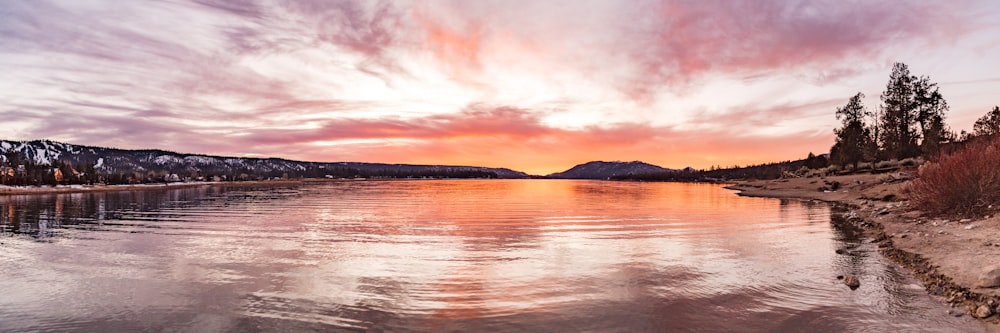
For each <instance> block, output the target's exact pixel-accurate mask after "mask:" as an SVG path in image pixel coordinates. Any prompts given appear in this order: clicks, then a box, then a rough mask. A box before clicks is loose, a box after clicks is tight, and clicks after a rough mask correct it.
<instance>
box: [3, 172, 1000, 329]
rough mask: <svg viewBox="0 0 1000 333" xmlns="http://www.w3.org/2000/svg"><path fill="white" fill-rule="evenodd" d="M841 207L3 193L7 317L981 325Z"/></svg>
mask: <svg viewBox="0 0 1000 333" xmlns="http://www.w3.org/2000/svg"><path fill="white" fill-rule="evenodd" d="M831 216H833V218H831ZM836 216H839V214H838V213H836V212H831V209H830V207H829V206H827V205H824V204H815V203H809V202H800V201H783V200H776V199H759V198H743V197H738V196H736V195H735V194H734V193H733V192H732V191H729V190H725V189H721V188H720V187H719V186H717V185H699V184H672V183H620V182H592V181H551V180H513V181H497V180H493V181H475V180H456V181H343V182H329V183H320V184H310V185H302V186H273V187H200V188H189V189H176V190H169V191H136V192H114V193H86V194H61V195H33V196H5V197H4V196H0V226H2V235H3V237H2V238H0V242H2V244H0V272H2V276H0V277H2V280H0V281H2V283H0V290H2V291H0V331H3V332H10V331H56V332H61V331H82V332H99V331H165V332H254V331H287V332H306V331H324V332H328V331H341V330H342V331H433V332H440V331H489V332H525V331H541V332H587V331H591V332H643V331H647V332H668V331H669V332H673V331H741V332H742V331H808V332H823V331H827V332H844V331H856V332H886V331H908V332H913V331H926V332H949V331H951V332H969V331H981V330H983V326H981V325H980V324H978V323H976V322H974V321H972V320H971V319H968V318H967V317H963V318H954V317H951V316H949V315H947V314H946V310H947V307H946V306H945V305H943V304H941V303H940V302H939V301H937V300H934V299H932V298H930V297H929V296H927V295H926V293H925V292H924V291H923V290H922V289H921V288H920V287H919V286H917V285H915V282H914V281H913V280H912V279H911V278H910V277H908V275H907V274H906V273H905V271H904V270H902V269H900V268H897V267H896V266H894V265H892V264H889V263H888V262H887V261H886V260H885V259H883V258H882V257H880V256H879V255H878V254H877V252H876V249H875V247H874V245H872V244H868V243H865V242H864V241H863V240H861V239H859V238H858V235H857V233H856V231H855V230H851V229H847V228H845V227H843V226H841V223H840V222H841V221H839V220H838V219H837V218H836ZM839 248H851V249H853V250H852V252H851V254H849V255H839V254H836V253H835V250H836V249H839ZM844 274H857V275H859V276H860V277H861V282H862V285H861V288H859V289H858V290H853V291H852V290H850V289H848V288H847V287H846V286H844V285H843V284H841V283H840V282H839V281H838V280H837V279H836V277H837V276H838V275H844Z"/></svg>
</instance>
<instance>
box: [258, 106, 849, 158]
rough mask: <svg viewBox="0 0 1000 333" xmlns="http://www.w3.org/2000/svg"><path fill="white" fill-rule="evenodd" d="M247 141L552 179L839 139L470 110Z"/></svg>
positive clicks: (339, 124)
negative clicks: (582, 122)
mask: <svg viewBox="0 0 1000 333" xmlns="http://www.w3.org/2000/svg"><path fill="white" fill-rule="evenodd" d="M790 109H793V110H794V109H797V108H796V107H790ZM776 112H777V111H776ZM357 139H369V140H367V141H362V142H356V140H357ZM246 140H248V141H247V142H244V143H245V144H247V145H251V146H254V147H258V148H260V149H261V151H262V152H266V151H268V150H270V149H279V148H280V149H281V152H282V153H281V156H283V157H289V158H296V159H304V160H317V161H370V162H384V163H418V164H460V165H482V166H491V167H509V168H513V169H516V170H522V171H526V172H529V173H535V174H548V173H552V172H557V171H562V170H565V169H568V168H569V167H571V166H573V165H575V164H578V163H583V162H587V161H591V160H643V161H646V162H650V163H655V164H660V165H663V166H665V167H672V168H683V167H686V166H693V167H696V168H708V167H710V166H713V165H725V166H728V165H732V164H741V165H743V164H751V163H764V162H771V161H778V160H788V159H798V158H803V157H805V155H806V154H808V153H809V152H815V153H822V152H825V151H826V150H827V149H829V145H830V144H831V142H832V132H830V131H820V132H816V131H803V132H798V133H792V134H788V135H782V136H766V137H765V136H750V135H745V134H742V135H741V134H740V133H738V132H735V131H733V132H728V131H726V130H712V131H686V130H683V129H677V128H671V127H656V126H651V125H648V124H638V123H621V124H613V125H606V126H591V127H587V128H583V129H578V130H571V129H562V128H555V127H550V126H546V125H544V124H542V122H541V118H540V117H539V116H537V115H535V114H533V113H531V112H530V111H528V110H524V109H518V108H513V107H507V106H502V107H484V106H471V107H469V108H466V109H465V110H463V111H462V112H460V113H457V114H449V115H436V116H428V117H425V118H420V119H415V120H409V121H403V120H337V121H330V122H329V123H327V124H326V125H325V126H324V127H323V128H322V129H318V130H315V131H310V132H303V131H301V130H297V131H271V132H264V131H262V132H259V133H256V134H255V135H253V136H251V137H250V138H248V139H246ZM352 140H354V141H352ZM316 142H333V143H335V144H334V145H333V146H324V147H318V146H316V145H315V144H314V143H316ZM338 142H341V143H340V144H336V143H338ZM281 147H284V148H281ZM288 147H292V148H288ZM263 154H267V153H263Z"/></svg>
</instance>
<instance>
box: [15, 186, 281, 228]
mask: <svg viewBox="0 0 1000 333" xmlns="http://www.w3.org/2000/svg"><path fill="white" fill-rule="evenodd" d="M288 189H289V187H274V186H261V187H251V186H246V187H232V188H231V187H220V186H203V187H191V188H180V189H169V190H142V191H115V192H88V193H63V194H31V195H11V196H3V197H0V213H2V214H0V232H2V233H11V234H21V235H29V236H31V237H35V238H38V239H44V238H48V237H53V236H57V235H58V234H59V233H58V230H59V229H62V228H67V227H73V228H80V229H106V228H107V227H114V226H136V225H144V224H147V223H150V222H153V223H155V222H157V221H160V220H165V219H173V218H178V217H181V216H183V215H180V214H171V213H170V211H172V210H176V209H185V208H193V207H203V206H229V205H231V204H232V203H233V202H241V203H247V204H253V203H259V202H261V201H272V200H277V199H284V198H286V197H287V196H289V195H295V194H296V193H297V192H294V191H288Z"/></svg>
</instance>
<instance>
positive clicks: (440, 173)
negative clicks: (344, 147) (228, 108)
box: [0, 140, 528, 181]
mask: <svg viewBox="0 0 1000 333" xmlns="http://www.w3.org/2000/svg"><path fill="white" fill-rule="evenodd" d="M11 157H15V158H17V159H18V160H19V161H18V162H19V163H18V164H22V165H23V164H27V165H31V166H35V167H36V168H38V167H41V166H48V167H50V168H59V167H61V166H66V165H68V167H69V168H73V169H74V172H75V171H82V169H89V168H92V170H93V172H94V173H97V174H102V175H128V176H129V177H133V178H149V177H154V178H155V177H169V176H171V175H174V174H176V175H178V176H177V178H181V179H184V178H197V177H201V178H210V177H215V176H219V177H221V178H223V179H229V180H234V179H235V180H240V179H263V178H273V177H291V178H297V177H307V178H323V177H337V178H341V177H387V178H407V177H418V178H419V177H454V178H527V177H528V175H527V174H526V173H524V172H520V171H514V170H511V169H506V168H486V167H476V166H449V165H412V164H382V163H361V162H302V161H293V160H286V159H281V158H247V157H224V156H210V155H200V154H183V153H176V152H172V151H165V150H127V149H114V148H102V147H91V146H81V145H74V144H67V143H61V142H55V141H48V140H35V141H8V140H0V163H4V164H11V163H7V162H8V159H9V158H11ZM139 181H148V180H139Z"/></svg>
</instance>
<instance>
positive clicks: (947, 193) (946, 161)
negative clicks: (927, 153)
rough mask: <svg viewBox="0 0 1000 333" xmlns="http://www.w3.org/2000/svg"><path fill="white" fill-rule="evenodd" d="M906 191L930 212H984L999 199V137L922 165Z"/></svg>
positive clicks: (976, 213) (913, 199)
mask: <svg viewBox="0 0 1000 333" xmlns="http://www.w3.org/2000/svg"><path fill="white" fill-rule="evenodd" d="M918 174H919V177H918V178H917V179H916V180H914V181H913V183H912V184H911V186H910V188H909V189H908V194H909V196H910V200H912V201H913V203H914V204H915V205H916V206H917V207H921V208H922V209H923V210H925V211H927V212H930V213H934V214H958V215H963V216H970V215H982V214H985V213H988V211H989V210H990V209H991V208H992V206H994V205H997V204H998V203H1000V138H994V139H992V140H982V141H980V142H976V143H973V144H970V145H968V146H966V147H964V149H960V150H957V151H954V152H952V153H950V154H946V155H942V156H940V158H938V159H937V160H936V161H931V162H928V163H925V164H924V165H922V166H921V167H920V169H919V171H918Z"/></svg>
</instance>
